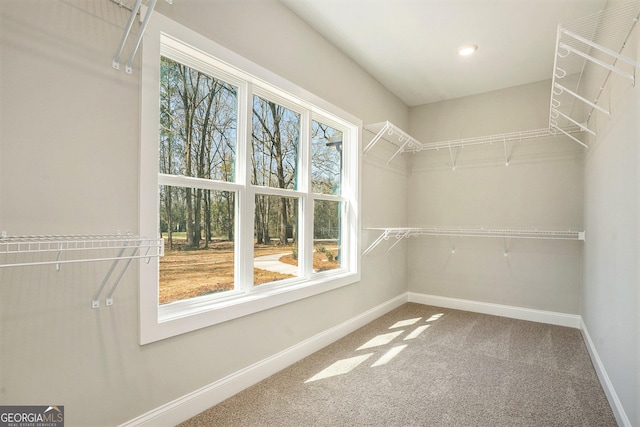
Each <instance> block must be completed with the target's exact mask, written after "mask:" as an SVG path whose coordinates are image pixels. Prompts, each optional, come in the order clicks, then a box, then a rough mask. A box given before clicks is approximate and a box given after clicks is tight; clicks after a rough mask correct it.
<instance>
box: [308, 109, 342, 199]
mask: <svg viewBox="0 0 640 427" xmlns="http://www.w3.org/2000/svg"><path fill="white" fill-rule="evenodd" d="M311 131H312V135H311V136H312V139H311V191H313V192H314V193H321V194H336V195H337V194H340V187H341V184H342V173H341V172H342V132H340V131H339V130H336V129H334V128H332V127H330V126H327V125H324V124H322V123H319V122H316V121H315V120H314V121H313V123H312V129H311Z"/></svg>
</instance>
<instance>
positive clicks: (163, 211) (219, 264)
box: [159, 185, 235, 304]
mask: <svg viewBox="0 0 640 427" xmlns="http://www.w3.org/2000/svg"><path fill="white" fill-rule="evenodd" d="M234 231H235V193H233V192H229V191H213V190H203V189H196V188H181V187H170V186H164V185H161V186H160V236H162V237H163V238H164V242H165V254H164V257H162V258H160V296H159V297H160V299H159V303H160V304H166V303H169V302H173V301H179V300H184V299H188V298H193V297H197V296H201V295H207V294H212V293H217V292H225V291H230V290H232V289H234V270H235V269H234V265H235V255H234V246H235V232H234Z"/></svg>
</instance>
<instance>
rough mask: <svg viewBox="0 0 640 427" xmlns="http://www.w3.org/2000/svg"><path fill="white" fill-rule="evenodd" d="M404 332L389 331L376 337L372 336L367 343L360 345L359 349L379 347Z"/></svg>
mask: <svg viewBox="0 0 640 427" xmlns="http://www.w3.org/2000/svg"><path fill="white" fill-rule="evenodd" d="M403 332H404V331H396V332H389V333H388V334H380V335H378V336H376V337H373V338H371V339H370V340H369V341H367V342H366V343H364V344H362V345H361V346H360V347H358V350H364V349H365V348H372V347H378V346H381V345H385V344H389V343H390V342H391V341H393V340H394V339H396V337H398V335H400V334H402V333H403Z"/></svg>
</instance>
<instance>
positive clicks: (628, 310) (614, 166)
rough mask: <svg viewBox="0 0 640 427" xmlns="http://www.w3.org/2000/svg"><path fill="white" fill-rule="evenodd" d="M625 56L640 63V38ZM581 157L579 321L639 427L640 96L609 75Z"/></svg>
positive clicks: (631, 419) (636, 35)
mask: <svg viewBox="0 0 640 427" xmlns="http://www.w3.org/2000/svg"><path fill="white" fill-rule="evenodd" d="M623 54H625V55H627V56H630V57H634V58H640V31H638V28H636V29H635V31H634V33H633V38H632V39H631V40H630V42H629V43H628V44H627V46H626V49H625V50H624V51H623ZM602 105H607V106H609V107H610V109H611V113H612V118H611V120H609V119H607V118H606V117H603V115H596V116H595V118H596V120H597V121H596V122H595V123H592V124H591V126H592V127H595V129H597V131H598V138H597V140H594V141H592V142H591V147H590V149H589V152H588V153H587V155H586V156H585V174H584V180H585V214H584V218H585V219H584V222H585V228H586V231H587V236H588V238H587V241H586V242H585V248H584V292H583V298H582V299H583V301H582V317H583V320H584V323H585V325H586V327H587V330H588V332H589V335H590V337H591V340H592V341H593V343H594V346H595V348H596V350H597V352H598V354H599V356H600V359H601V360H602V363H603V365H604V367H605V369H606V371H607V374H608V375H609V379H610V381H611V383H612V385H613V387H614V388H615V390H616V393H617V395H618V398H619V399H620V404H621V405H622V406H623V408H624V411H625V412H626V415H627V417H628V421H629V422H630V425H633V426H639V425H640V271H639V270H638V268H639V266H640V229H639V227H638V225H639V221H640V175H639V167H638V165H639V164H640V148H639V146H640V88H638V84H637V83H636V86H635V87H632V85H631V83H630V81H628V80H626V79H623V78H621V77H619V76H617V75H615V74H614V75H612V78H611V81H610V84H609V85H608V86H607V91H606V92H605V94H604V98H603V100H602Z"/></svg>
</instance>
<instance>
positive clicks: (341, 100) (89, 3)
mask: <svg viewBox="0 0 640 427" xmlns="http://www.w3.org/2000/svg"><path fill="white" fill-rule="evenodd" d="M195 3H197V5H194V4H195ZM158 10H160V11H161V12H163V13H165V14H166V15H168V16H170V17H172V18H173V19H176V20H177V21H179V22H181V23H183V24H185V25H187V26H189V27H191V28H193V29H194V30H196V31H198V32H200V33H202V34H204V35H206V36H207V37H209V38H211V39H212V40H214V41H216V42H218V43H220V44H222V45H224V46H226V47H228V48H230V49H232V50H234V51H236V52H238V53H240V54H241V55H244V56H245V57H247V58H249V59H251V60H253V61H254V62H257V63H259V64H260V65H262V66H264V67H265V68H268V69H270V70H271V71H274V72H276V73H278V74H280V75H282V76H283V77H285V78H287V79H289V80H291V81H292V82H294V83H296V84H298V85H300V86H301V87H303V88H305V89H306V90H309V91H311V92H313V93H315V94H317V95H319V96H321V97H323V98H325V99H327V100H328V101H329V102H332V103H334V104H336V105H337V106H339V107H341V108H343V109H345V110H347V111H349V112H350V113H352V114H354V115H356V116H359V117H361V118H362V120H363V122H364V123H374V122H379V121H382V120H390V121H391V122H393V123H394V124H396V125H398V126H400V127H403V128H405V129H407V130H408V131H409V133H410V134H412V135H414V136H415V137H417V138H418V139H421V140H423V141H424V142H432V141H437V140H445V139H455V138H461V137H471V136H479V135H487V134H492V133H500V132H508V131H517V130H522V129H530V128H538V127H544V126H546V114H547V111H548V94H549V86H548V85H549V82H540V83H537V84H533V85H526V86H521V87H518V88H512V89H508V90H505V91H499V92H494V93H490V94H484V95H478V96H477V97H469V98H465V99H459V100H452V101H447V102H444V103H438V104H433V105H428V106H422V107H415V108H412V109H411V110H409V109H408V108H407V107H406V106H404V105H403V104H402V103H401V102H400V101H399V100H398V99H397V98H396V97H394V96H392V95H390V94H389V93H388V92H387V91H386V90H385V89H384V88H383V87H382V86H381V85H379V84H378V83H377V82H376V81H375V80H374V79H373V78H372V77H371V76H370V75H368V74H367V73H366V71H364V70H362V69H360V68H359V67H358V66H357V65H355V64H354V63H353V62H352V61H351V60H349V59H348V58H346V57H345V56H344V55H342V54H341V53H340V52H338V51H337V50H336V49H335V47H333V46H332V45H330V44H329V43H327V42H326V41H325V40H324V39H322V38H321V37H320V36H319V35H317V34H316V33H315V32H313V31H312V30H311V29H309V28H308V27H307V26H306V25H305V24H304V23H302V22H301V21H300V20H298V19H297V18H296V17H295V16H294V15H293V14H291V13H290V12H289V11H288V10H287V9H285V8H284V7H283V6H281V5H280V3H278V2H277V1H275V0H266V1H265V0H261V1H239V0H235V1H221V0H220V1H207V2H205V1H199V2H193V1H189V2H187V1H184V2H183V1H180V2H175V4H174V5H173V6H169V5H166V4H165V3H164V2H162V1H160V2H159V3H158ZM0 17H1V25H0V40H1V43H0V49H1V50H0V55H1V57H0V58H1V61H0V76H1V78H0V93H2V97H1V99H0V117H1V120H2V125H1V126H0V192H1V193H0V194H1V200H2V202H1V203H0V230H6V231H8V232H9V233H10V234H13V235H15V234H53V233H111V232H114V231H116V230H123V231H124V230H131V231H132V232H133V233H136V227H137V224H138V213H137V199H138V194H137V188H138V186H137V171H138V146H139V123H138V112H139V101H138V98H139V92H140V88H139V70H138V69H137V63H136V67H135V68H134V74H133V75H132V76H130V75H127V74H125V73H124V72H123V71H120V72H117V71H115V70H113V69H112V68H111V66H110V63H111V57H112V55H113V53H114V51H115V48H116V46H117V43H118V41H119V39H120V37H121V35H122V29H123V27H124V25H125V23H126V20H127V18H128V12H127V11H125V10H124V9H120V8H118V7H117V5H115V4H113V3H110V2H108V1H106V0H104V1H95V0H64V1H63V0H48V1H39V0H31V1H29V0H5V1H2V2H0ZM637 34H638V32H637V31H636V37H637ZM637 46H638V45H637V39H636V41H635V44H634V45H632V47H630V48H634V49H636V51H637V49H638V47H637ZM613 88H614V89H613V90H614V95H613V96H612V97H611V99H612V103H613V109H614V117H613V119H612V121H611V122H608V121H604V120H602V121H601V122H600V123H598V128H599V131H600V138H599V140H598V141H597V142H596V145H595V146H594V147H593V148H592V150H590V151H589V153H588V154H587V155H586V157H585V159H584V163H583V158H582V157H583V154H582V149H581V148H579V147H578V146H577V145H574V144H575V143H572V142H571V141H568V140H560V141H556V140H554V141H546V140H545V141H540V142H539V144H532V145H527V144H514V145H512V146H510V147H509V158H510V160H511V161H510V166H509V167H505V166H503V163H504V154H503V151H502V150H503V148H502V147H495V148H490V147H488V148H483V149H475V150H474V149H467V148H465V149H464V150H462V151H460V152H459V153H457V156H458V157H457V161H458V168H457V170H456V171H455V172H454V171H452V170H451V168H450V166H448V165H447V163H448V162H449V154H448V153H443V152H439V153H423V154H420V155H416V156H409V157H407V156H404V158H401V159H397V160H394V162H393V163H392V165H391V166H388V167H387V166H386V165H385V159H386V158H388V154H389V153H388V151H389V150H388V147H385V146H384V145H383V144H381V145H380V146H379V147H378V146H377V147H376V148H375V149H374V151H373V152H371V153H370V154H369V155H368V156H367V157H366V158H364V161H363V177H362V183H363V184H362V208H363V210H362V211H363V213H362V215H363V222H362V225H363V227H385V226H401V225H407V224H408V225H416V226H421V225H475V226H483V225H496V226H503V225H504V226H513V227H516V226H527V227H529V226H531V227H535V226H538V227H545V226H549V227H551V226H567V227H572V228H573V227H575V228H581V227H584V228H585V229H586V231H587V241H586V242H585V243H584V244H582V243H578V242H544V241H535V242H532V241H531V242H523V241H519V242H508V250H509V256H508V257H507V258H505V257H504V256H503V253H502V252H503V242H502V241H499V240H492V239H486V240H484V239H482V240H479V239H462V240H459V241H458V240H456V241H455V242H453V243H454V244H455V246H456V252H455V254H451V247H452V242H451V241H449V240H447V239H442V238H427V237H424V238H420V239H415V240H410V241H409V243H408V245H399V246H397V247H396V248H395V249H394V250H393V251H391V252H390V253H387V252H386V251H385V250H384V248H380V250H376V251H374V252H373V253H372V254H370V255H369V256H368V257H366V258H365V259H364V260H363V263H362V266H363V271H362V282H360V283H358V284H355V285H353V286H349V287H345V288H342V289H339V290H336V291H333V292H329V293H326V294H322V295H319V296H316V297H314V298H310V299H307V300H303V301H299V302H297V303H294V304H289V305H286V306H283V307H279V308H277V309H273V310H269V311H266V312H262V313H259V314H256V315H253V316H247V317H243V318H240V319H237V320H234V321H231V322H227V323H223V324H220V325H217V326H214V327H210V328H206V329H202V330H199V331H196V332H193V333H190V334H185V335H182V336H179V337H176V338H172V339H168V340H164V341H161V342H157V343H154V344H150V345H147V346H144V347H141V346H139V345H138V338H137V329H138V322H137V309H138V308H137V298H138V297H137V277H138V275H137V268H136V267H135V266H132V268H130V270H129V272H128V273H127V274H126V275H125V277H124V279H123V282H122V283H121V285H120V287H119V289H118V291H117V293H116V295H115V297H116V301H115V304H114V305H113V306H112V307H110V308H108V309H107V308H102V309H100V310H92V309H91V308H90V307H89V305H90V300H91V297H92V294H93V292H94V290H95V288H96V287H97V286H98V284H99V282H100V280H101V279H102V277H103V275H104V273H105V271H106V268H107V266H106V265H105V264H104V263H96V264H77V265H70V266H64V267H63V268H62V270H61V271H60V272H55V269H54V268H52V267H42V268H40V267H28V268H14V269H0V283H1V284H2V286H0V320H1V321H0V356H1V357H0V360H2V363H1V364H0V402H1V403H2V404H43V403H54V404H63V405H65V410H66V414H67V421H68V423H69V425H86V426H88V425H114V424H118V423H121V422H124V421H127V420H129V419H131V418H133V417H135V416H138V415H140V414H142V413H144V412H146V411H148V410H151V409H154V408H156V407H158V406H160V405H162V404H165V403H167V402H169V401H171V400H173V399H175V398H178V397H180V396H183V395H185V394H187V393H190V392H192V391H194V390H196V389H198V388H199V387H202V386H205V385H207V384H210V383H212V382H214V381H216V380H218V379H220V378H223V377H225V376H226V375H229V374H231V373H233V372H235V371H237V370H239V369H242V368H244V367H246V366H249V365H251V364H252V363H255V362H257V361H259V360H262V359H264V358H266V357H268V356H271V355H273V354H275V353H277V352H278V351H281V350H283V349H286V348H288V347H290V346H292V345H294V344H296V343H299V342H301V341H303V340H304V339H306V338H308V337H311V336H313V335H315V334H317V333H320V332H322V331H324V330H326V329H328V328H330V327H332V326H335V325H337V324H339V323H340V322H342V321H344V320H346V319H350V318H352V317H354V316H357V315H358V314H360V313H362V312H364V311H366V310H367V309H369V308H371V307H374V306H376V305H377V304H380V303H382V302H384V301H387V300H388V299H390V298H392V297H394V296H396V295H399V294H400V293H402V292H404V291H406V290H407V284H408V289H409V290H411V291H416V292H425V293H432V294H436V295H444V296H452V297H458V298H468V299H475V300H479V301H489V302H497V303H502V304H511V305H518V306H525V307H533V308H539V309H544V310H552V311H561V312H567V313H580V314H582V316H583V318H584V321H585V324H586V326H587V328H588V330H589V333H590V334H591V337H592V338H593V341H594V344H595V346H596V349H597V351H598V353H599V355H600V357H601V359H602V362H603V364H604V366H605V368H606V370H607V372H608V374H609V376H610V379H611V381H612V383H613V385H614V387H615V390H616V392H617V394H618V396H619V398H620V401H621V403H622V405H624V410H625V412H626V414H627V415H628V417H629V419H630V420H631V423H632V425H640V412H639V411H638V409H637V408H638V406H639V405H638V404H637V403H638V401H639V398H640V370H639V369H638V362H637V361H638V360H639V359H640V339H639V338H638V337H639V336H640V316H639V315H638V313H639V312H640V292H639V289H640V286H639V273H638V267H637V266H638V265H640V252H639V251H638V246H639V243H640V242H639V238H638V217H639V214H640V206H638V201H639V200H640V194H639V192H640V187H639V186H638V175H637V174H638V168H637V165H638V161H639V160H640V158H639V155H640V152H639V151H638V144H637V143H638V135H639V131H640V129H639V128H638V122H639V120H638V117H639V116H640V106H639V105H640V96H639V92H638V90H639V89H638V88H637V87H636V88H634V89H631V88H630V86H629V85H628V83H627V82H619V81H616V82H614V85H613ZM372 136H373V135H371V134H370V133H368V132H366V131H365V132H363V143H366V142H368V140H369V139H370V138H371V137H372ZM409 167H411V168H412V169H413V172H411V173H410V172H409ZM583 191H584V193H583ZM583 194H584V196H583ZM583 215H584V217H583ZM374 238H375V232H372V231H365V232H364V233H363V239H362V245H363V248H364V247H366V246H368V244H369V243H370V242H371V241H372V240H373V239H374ZM583 255H584V266H583V262H582V260H583ZM583 275H584V287H583V288H582V282H583ZM291 319H295V321H292V320H291Z"/></svg>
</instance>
